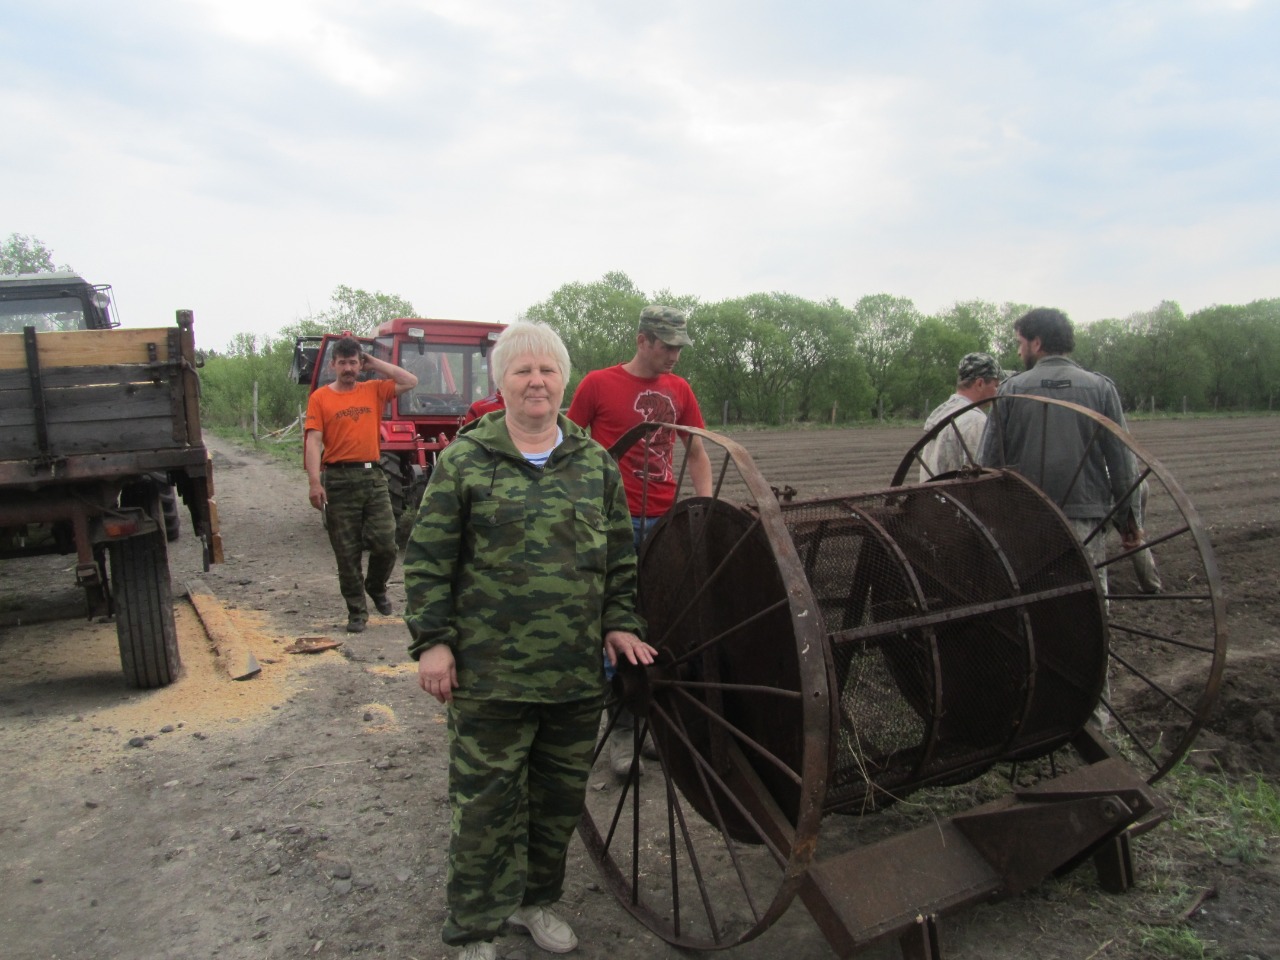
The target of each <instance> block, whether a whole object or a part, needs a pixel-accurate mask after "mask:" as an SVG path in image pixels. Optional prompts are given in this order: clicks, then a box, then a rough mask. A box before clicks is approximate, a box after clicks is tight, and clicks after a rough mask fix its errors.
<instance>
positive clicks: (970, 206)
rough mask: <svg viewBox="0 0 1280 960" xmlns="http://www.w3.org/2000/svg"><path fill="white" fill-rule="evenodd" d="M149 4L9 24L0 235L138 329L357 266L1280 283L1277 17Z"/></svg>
mask: <svg viewBox="0 0 1280 960" xmlns="http://www.w3.org/2000/svg"><path fill="white" fill-rule="evenodd" d="M144 10H145V11H146V12H148V16H142V15H141V12H142V11H144ZM134 13H135V15H133V16H129V4H128V3H127V2H122V3H120V4H112V5H101V6H92V7H89V8H82V7H77V9H76V11H75V15H74V16H72V14H71V8H70V7H69V6H67V5H65V4H58V3H56V2H55V3H50V4H44V5H39V6H37V7H32V8H30V13H29V15H28V16H27V17H26V18H25V19H23V20H20V21H13V22H12V23H9V24H6V27H5V29H4V30H2V31H0V55H3V56H5V57H6V61H7V62H8V63H9V64H10V70H9V73H8V80H7V81H6V84H5V85H4V86H3V87H0V123H3V124H4V126H5V129H6V130H20V131H22V136H21V137H16V138H15V137H10V138H8V139H7V140H6V142H4V143H3V144H0V176H3V177H4V178H5V181H6V183H7V184H10V185H15V186H16V187H17V189H11V190H10V191H8V194H9V195H8V196H7V202H6V211H5V212H6V219H5V221H4V222H2V223H0V233H3V234H7V233H8V232H11V231H17V232H22V233H27V234H33V235H35V236H37V237H39V238H40V239H42V240H44V241H45V242H46V243H47V244H48V245H49V246H50V247H51V248H52V249H53V251H54V253H55V256H56V258H57V259H58V260H59V261H60V262H69V263H71V264H72V265H73V266H76V267H77V268H79V269H80V270H82V271H83V272H84V273H86V274H87V275H89V276H90V278H91V279H93V280H95V281H107V282H112V283H114V284H115V285H116V289H117V293H118V295H119V297H120V300H121V303H122V305H123V306H124V307H125V308H126V309H125V316H126V319H127V320H128V321H129V322H143V321H144V320H145V321H148V322H149V321H152V320H153V318H155V317H158V316H163V317H168V316H170V315H171V312H172V310H173V309H175V308H177V307H179V306H189V307H192V308H194V309H196V310H197V324H198V331H200V333H198V335H199V336H202V337H207V338H209V339H211V340H212V341H213V343H214V344H215V345H216V344H219V343H222V342H225V341H226V340H227V339H229V338H230V335H231V334H232V333H234V332H237V331H239V330H247V329H253V330H258V331H269V330H273V329H276V328H278V327H279V326H280V325H281V324H283V323H286V322H289V321H291V320H293V319H295V318H296V317H297V316H298V315H299V314H303V313H306V312H308V311H311V310H315V309H320V308H322V307H323V306H325V304H326V302H327V300H328V297H329V294H330V292H331V291H332V290H333V289H334V287H336V286H337V285H338V284H349V285H352V286H357V287H363V288H365V289H370V290H375V289H380V290H383V291H385V292H390V293H396V294H399V295H401V296H405V297H407V298H409V299H410V300H412V301H413V302H414V303H415V304H416V305H417V306H418V308H419V309H420V310H422V311H423V312H426V313H430V314H433V315H437V316H440V315H454V316H463V317H472V318H475V319H499V320H505V319H510V318H511V317H513V316H515V315H516V314H518V313H519V312H520V311H521V310H523V309H524V308H526V307H527V306H529V305H530V304H531V303H533V302H534V301H536V300H540V299H542V298H544V297H546V296H547V295H548V294H549V293H550V292H551V291H552V290H553V289H554V288H556V287H557V286H559V285H560V284H562V283H565V282H569V281H574V280H593V279H597V278H599V277H600V276H601V275H602V274H603V273H604V272H605V271H607V270H612V269H621V270H624V271H626V272H627V273H629V274H630V275H631V276H632V278H633V279H634V280H635V281H636V282H637V283H638V284H639V285H641V286H642V287H645V288H648V289H656V288H660V287H670V288H673V289H675V290H677V291H682V292H687V293H691V294H697V295H700V296H702V297H703V298H705V299H718V298H722V297H731V296H743V295H746V294H749V293H753V292H757V291H761V290H779V291H784V292H789V293H794V294H797V295H800V296H807V297H813V298H816V299H825V298H827V297H832V296H834V297H838V298H840V299H841V300H843V301H845V302H853V301H856V300H857V299H858V298H859V297H861V296H863V295H865V294H868V293H878V292H889V293H893V294H895V295H902V296H908V297H911V298H913V299H915V300H916V302H917V304H918V305H919V306H921V307H922V308H925V309H938V308H940V307H942V306H945V305H946V304H948V303H951V302H953V301H955V300H958V299H968V298H974V297H980V298H983V299H990V300H1005V299H1008V300H1022V301H1029V302H1059V303H1060V304H1061V305H1063V306H1064V307H1065V308H1067V309H1068V310H1069V311H1071V312H1073V314H1074V315H1077V316H1079V317H1080V318H1081V319H1088V318H1089V315H1110V316H1118V315H1124V314H1125V313H1128V312H1132V311H1134V310H1139V309H1146V308H1149V307H1150V306H1152V305H1153V304H1154V303H1156V302H1159V300H1161V299H1165V298H1168V299H1174V300H1179V301H1180V302H1182V303H1183V305H1184V307H1185V308H1187V309H1195V308H1196V307H1197V306H1200V305H1203V304H1204V303H1207V302H1214V301H1217V302H1245V301H1247V300H1250V299H1254V298H1257V297H1259V296H1273V295H1278V294H1280V289H1277V279H1280V278H1278V277H1277V275H1276V271H1275V270H1274V268H1273V267H1272V266H1271V265H1272V264H1274V263H1275V262H1276V260H1277V254H1278V253H1280V250H1277V231H1276V230H1275V228H1274V226H1273V225H1274V224H1275V223H1276V222H1277V213H1280V210H1278V209H1277V207H1280V198H1278V196H1277V194H1278V192H1280V191H1278V190H1277V187H1276V186H1275V183H1274V169H1275V165H1276V162H1277V161H1278V160H1280V156H1278V154H1280V133H1277V132H1276V131H1277V130H1280V124H1278V123H1277V121H1278V120H1280V116H1278V114H1280V96H1278V95H1277V91H1278V90H1280V83H1277V82H1276V81H1277V79H1278V78H1277V68H1276V67H1274V66H1272V65H1271V64H1272V62H1273V61H1274V57H1273V56H1272V53H1271V49H1270V47H1271V41H1270V39H1269V38H1271V37H1273V36H1274V35H1275V34H1276V29H1277V27H1278V26H1280V24H1278V23H1277V14H1276V12H1275V10H1274V9H1273V7H1271V6H1269V5H1265V4H1253V5H1239V4H1236V5H1232V4H1210V3H1202V2H1195V0H1187V2H1185V3H1182V4H1177V5H1175V4H1163V3H1155V2H1130V3H1125V4H1120V5H1116V4H1097V3H1093V4H1090V3H1086V4H1083V5H1072V6H1070V7H1067V6H1063V7H1060V8H1056V7H1046V6H1044V5H1033V6H1024V7H1019V8H1017V9H1016V10H1011V9H1010V8H1008V7H1000V8H996V7H992V6H990V5H988V4H984V3H975V2H954V3H945V4H944V3H921V4H908V5H902V6H900V7H893V8H890V7H887V6H877V7H870V6H865V5H830V4H826V3H815V2H808V0H794V2H792V3H789V4H786V5H783V4H781V3H778V2H772V0H756V2H741V3H738V2H735V3H725V2H719V3H717V2H715V0H708V2H706V3H699V4H687V3H680V4H677V3H675V2H667V0H655V2H653V3H647V4H643V5H642V4H628V3H619V4H607V5H603V4H596V3H588V2H583V0H548V2H546V3H540V4H537V5H536V6H535V5H529V4H527V3H520V2H515V0H503V2H485V0H456V2H455V0H420V2H414V0H369V2H366V3H362V4H359V5H352V4H349V3H345V2H341V3H340V2H338V0H281V2H274V3H258V4H250V3H247V2H244V0H219V2H214V0H184V2H180V3H176V4H169V5H165V6H164V7H163V8H155V7H153V6H152V5H149V4H148V5H146V6H145V8H144V7H143V6H142V5H137V7H136V10H135V11H134ZM125 24H128V29H126V28H125ZM54 37H56V38H57V39H58V41H59V44H60V46H59V49H60V50H61V51H63V52H64V53H65V56H61V57H59V58H57V59H54V58H51V57H50V56H48V55H47V54H45V53H42V52H41V51H47V50H48V49H49V48H50V43H51V42H52V38H54ZM88 51H92V53H93V56H89V55H87V52H88ZM1135 301H1136V302H1135Z"/></svg>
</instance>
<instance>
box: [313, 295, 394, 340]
mask: <svg viewBox="0 0 1280 960" xmlns="http://www.w3.org/2000/svg"><path fill="white" fill-rule="evenodd" d="M331 299H332V301H333V304H332V306H330V307H329V308H328V309H327V310H322V311H321V312H320V313H318V314H315V315H314V316H312V317H309V318H307V319H308V320H309V321H310V322H311V323H313V324H315V325H318V326H319V328H320V329H322V330H324V331H325V332H329V333H338V332H340V331H344V330H349V331H351V332H352V333H354V334H355V335H356V336H365V337H367V336H371V335H372V334H373V332H374V331H375V330H377V329H378V327H379V325H381V324H383V323H386V322H387V321H388V320H395V319H396V318H398V317H414V316H417V311H415V310H414V308H413V304H412V303H410V302H409V301H408V300H406V299H404V298H403V297H398V296H395V295H394V294H390V293H382V292H375V293H369V292H368V291H367V290H358V289H353V288H352V287H348V286H346V285H345V284H343V285H341V286H338V287H337V288H335V289H334V291H333V295H332V297H331ZM304 322H305V321H304Z"/></svg>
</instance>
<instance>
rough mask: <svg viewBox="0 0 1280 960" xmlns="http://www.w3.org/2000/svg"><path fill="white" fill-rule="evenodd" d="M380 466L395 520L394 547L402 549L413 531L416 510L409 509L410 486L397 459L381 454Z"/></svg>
mask: <svg viewBox="0 0 1280 960" xmlns="http://www.w3.org/2000/svg"><path fill="white" fill-rule="evenodd" d="M380 465H381V467H382V472H383V473H385V474H386V475H387V493H388V494H389V495H390V497H391V514H392V516H394V517H395V518H396V546H398V547H403V546H404V545H405V544H406V543H408V542H409V532H410V531H411V530H412V529H413V518H414V515H415V514H416V512H417V511H416V509H410V507H409V495H410V491H411V488H412V485H411V484H410V483H408V482H406V480H405V477H404V473H403V472H402V471H401V467H400V460H399V458H398V457H393V456H391V454H383V456H382V459H381V461H380ZM415 506H416V505H415Z"/></svg>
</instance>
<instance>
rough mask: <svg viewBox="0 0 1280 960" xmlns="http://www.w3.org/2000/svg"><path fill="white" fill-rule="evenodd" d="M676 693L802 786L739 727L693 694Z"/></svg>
mask: <svg viewBox="0 0 1280 960" xmlns="http://www.w3.org/2000/svg"><path fill="white" fill-rule="evenodd" d="M676 693H677V694H678V695H680V696H681V697H682V698H683V699H684V700H686V701H687V702H688V703H689V704H690V705H692V706H693V707H695V708H696V709H698V710H700V711H701V712H702V713H703V714H704V715H705V716H706V717H707V718H708V719H710V720H711V721H712V722H713V723H715V724H716V725H718V726H719V727H720V728H721V729H723V730H725V731H727V732H728V733H731V734H733V737H734V739H736V740H737V741H738V742H739V743H743V744H746V745H747V746H749V747H751V748H752V749H753V750H754V751H755V752H756V753H757V754H759V755H760V756H761V757H763V758H764V759H765V760H768V761H769V763H771V764H772V765H773V766H775V767H777V768H778V770H780V771H781V772H782V773H783V774H784V775H786V776H787V777H788V778H789V779H791V780H793V781H794V782H795V783H796V784H797V785H802V784H803V783H804V778H803V777H802V776H800V774H798V773H797V772H796V771H794V770H792V769H791V768H790V767H789V766H787V765H786V763H784V762H783V761H781V760H779V759H778V758H777V757H776V756H774V755H773V754H772V753H771V752H770V751H769V750H768V748H766V747H765V746H764V745H763V744H761V743H760V742H758V741H756V740H753V739H752V738H751V737H749V736H748V735H747V734H746V732H745V731H743V730H742V729H741V728H740V727H736V726H734V725H733V724H732V723H730V722H729V721H728V720H726V719H725V718H724V717H722V716H721V715H720V714H718V713H716V712H715V711H714V710H712V709H711V708H710V707H708V706H707V705H706V704H705V703H703V702H702V701H701V700H699V699H698V698H697V697H695V696H694V695H693V694H691V693H688V692H687V691H684V690H677V691H676Z"/></svg>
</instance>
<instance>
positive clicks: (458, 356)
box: [399, 343, 492, 417]
mask: <svg viewBox="0 0 1280 960" xmlns="http://www.w3.org/2000/svg"><path fill="white" fill-rule="evenodd" d="M400 366H402V367H404V368H405V369H406V370H408V371H410V372H411V373H413V374H414V375H415V376H416V377H417V378H418V385H417V386H416V387H414V388H413V389H412V390H410V391H408V392H407V393H402V394H401V395H400V404H399V407H400V416H402V417H412V416H415V415H416V416H424V415H425V416H441V417H460V416H462V415H463V414H464V413H466V412H467V407H469V406H471V403H472V401H473V400H478V399H480V398H481V397H484V396H487V395H488V394H489V393H490V392H491V390H492V387H491V385H490V382H489V359H488V357H487V356H484V355H482V354H481V353H480V350H479V349H478V348H476V347H466V346H431V345H428V344H414V343H404V344H401V346H400Z"/></svg>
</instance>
